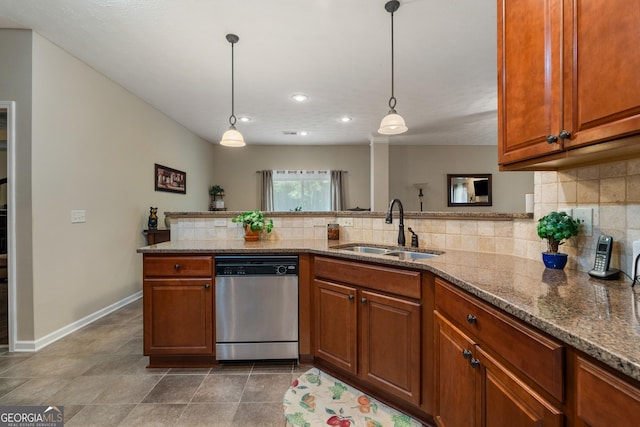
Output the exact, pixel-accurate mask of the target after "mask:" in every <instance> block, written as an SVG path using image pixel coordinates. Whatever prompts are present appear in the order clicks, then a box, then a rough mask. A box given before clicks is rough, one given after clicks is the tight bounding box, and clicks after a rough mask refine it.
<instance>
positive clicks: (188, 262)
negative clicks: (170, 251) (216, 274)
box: [143, 255, 213, 277]
mask: <svg viewBox="0 0 640 427" xmlns="http://www.w3.org/2000/svg"><path fill="white" fill-rule="evenodd" d="M143 269H144V277H212V276H213V257H212V256H211V255H202V256H200V255H198V256H196V255H194V256H157V255H145V257H144V264H143Z"/></svg>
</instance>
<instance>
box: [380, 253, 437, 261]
mask: <svg viewBox="0 0 640 427" xmlns="http://www.w3.org/2000/svg"><path fill="white" fill-rule="evenodd" d="M383 255H387V256H395V257H398V259H428V258H433V257H436V256H438V254H430V253H425V252H413V251H390V252H386V253H384V254H383Z"/></svg>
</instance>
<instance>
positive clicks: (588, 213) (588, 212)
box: [573, 208, 593, 236]
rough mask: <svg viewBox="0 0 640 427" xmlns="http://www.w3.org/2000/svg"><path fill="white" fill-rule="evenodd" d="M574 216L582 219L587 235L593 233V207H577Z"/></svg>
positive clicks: (581, 222)
mask: <svg viewBox="0 0 640 427" xmlns="http://www.w3.org/2000/svg"><path fill="white" fill-rule="evenodd" d="M573 218H574V219H576V220H578V221H580V224H582V231H583V232H584V234H585V235H586V236H592V235H593V208H575V209H574V210H573Z"/></svg>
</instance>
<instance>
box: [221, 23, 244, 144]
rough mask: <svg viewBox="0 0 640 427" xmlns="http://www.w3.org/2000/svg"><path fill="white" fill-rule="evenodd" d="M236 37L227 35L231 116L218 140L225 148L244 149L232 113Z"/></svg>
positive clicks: (242, 140)
mask: <svg viewBox="0 0 640 427" xmlns="http://www.w3.org/2000/svg"><path fill="white" fill-rule="evenodd" d="M238 40H240V38H238V36H236V35H235V34H227V41H228V42H229V43H231V116H230V117H229V124H230V125H231V126H229V130H227V131H226V132H225V133H224V134H223V135H222V139H221V140H220V145H224V146H226V147H244V146H245V145H246V144H245V142H244V138H243V137H242V134H241V133H240V132H238V130H237V129H236V115H235V114H234V112H233V107H234V92H233V83H234V80H233V45H234V44H235V43H238Z"/></svg>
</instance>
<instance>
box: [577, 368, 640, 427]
mask: <svg viewBox="0 0 640 427" xmlns="http://www.w3.org/2000/svg"><path fill="white" fill-rule="evenodd" d="M577 371H578V372H577V387H576V388H577V398H576V399H577V414H576V415H577V416H578V418H580V419H581V420H582V421H584V422H586V423H587V424H588V425H590V426H593V427H600V426H602V427H605V426H617V427H627V426H628V427H631V426H637V425H638V420H637V417H633V416H631V414H640V389H638V388H636V387H634V386H632V385H631V384H629V383H627V382H626V381H623V380H622V379H620V378H618V377H616V376H613V375H612V374H610V373H608V372H607V371H605V370H604V369H601V368H599V367H598V366H596V365H594V364H592V363H590V362H588V361H587V360H585V359H582V358H580V357H578V362H577Z"/></svg>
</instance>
